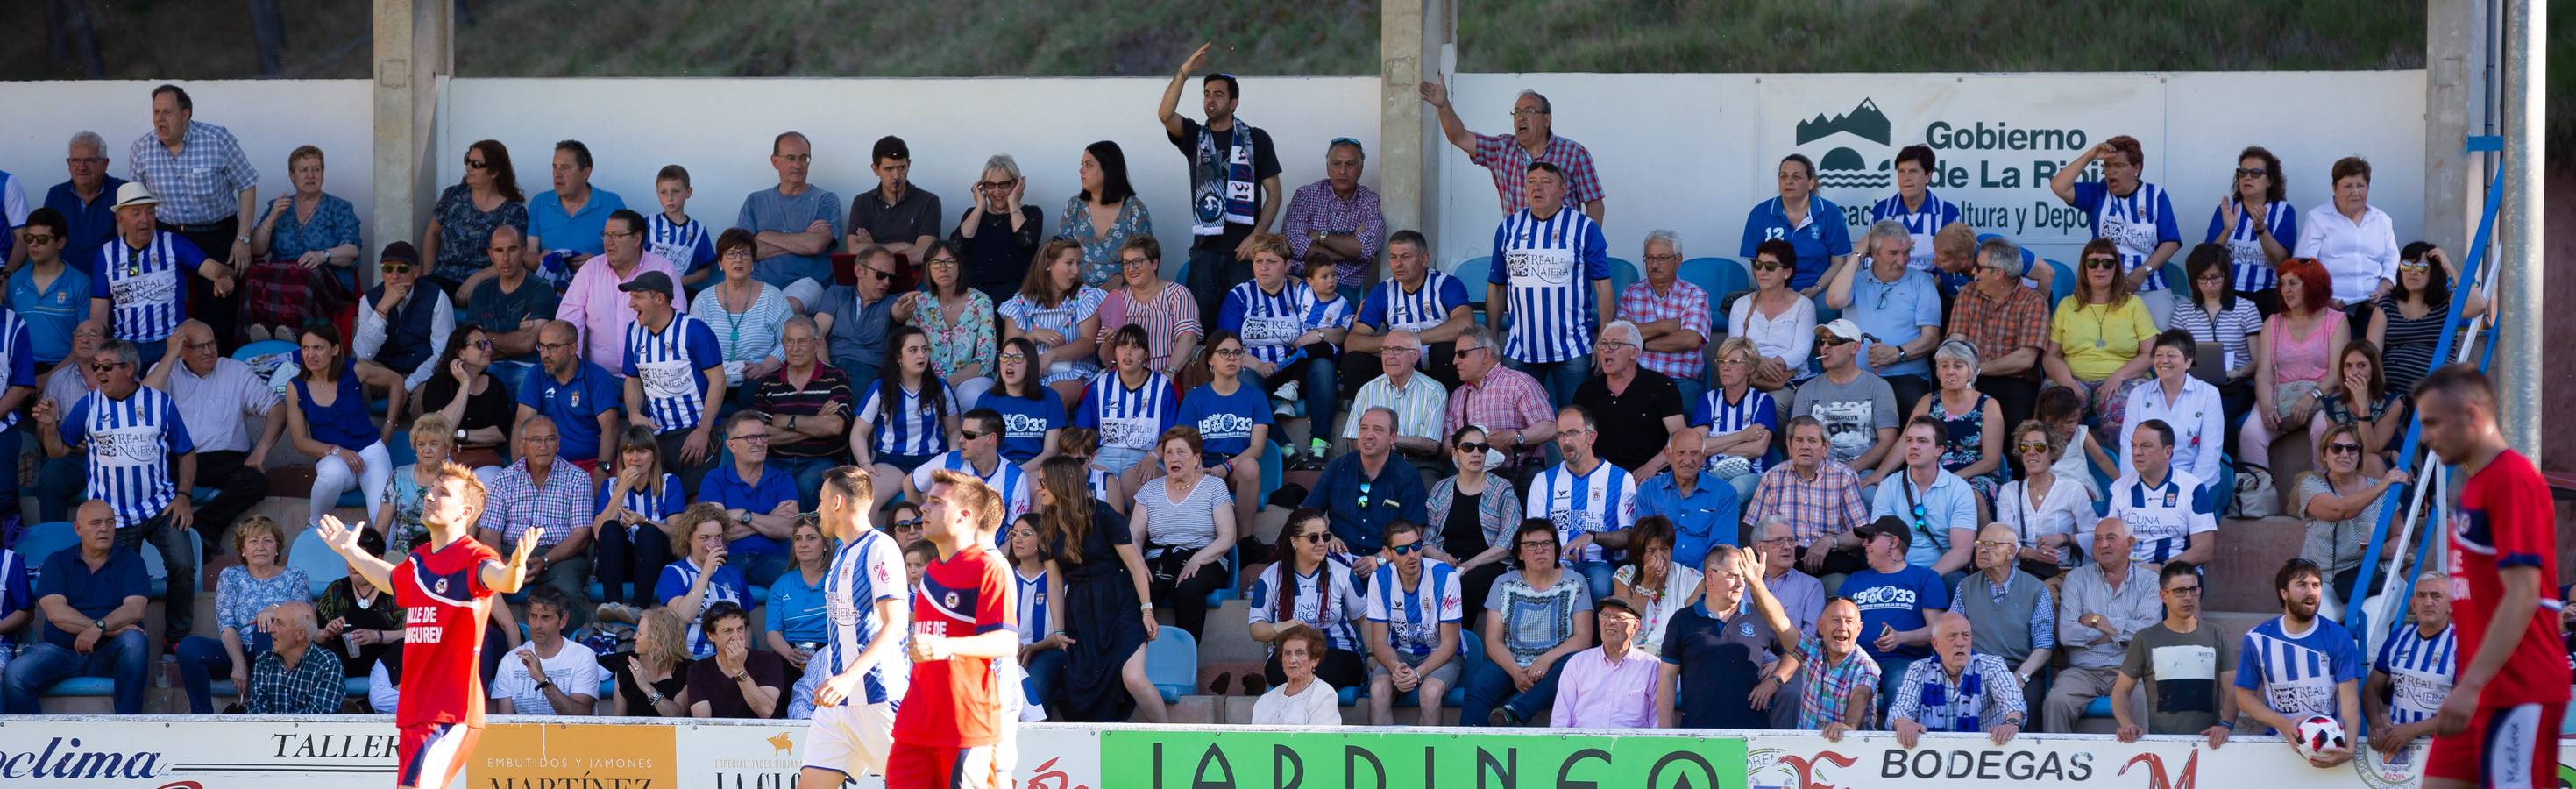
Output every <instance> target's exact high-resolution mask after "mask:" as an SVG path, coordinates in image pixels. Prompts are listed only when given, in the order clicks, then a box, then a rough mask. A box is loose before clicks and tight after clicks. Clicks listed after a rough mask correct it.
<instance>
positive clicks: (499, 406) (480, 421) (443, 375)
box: [413, 321, 519, 468]
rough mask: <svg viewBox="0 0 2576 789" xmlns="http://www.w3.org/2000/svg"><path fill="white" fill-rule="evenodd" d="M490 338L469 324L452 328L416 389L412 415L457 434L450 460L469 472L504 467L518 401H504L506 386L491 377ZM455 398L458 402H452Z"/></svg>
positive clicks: (477, 325)
mask: <svg viewBox="0 0 2576 789" xmlns="http://www.w3.org/2000/svg"><path fill="white" fill-rule="evenodd" d="M492 361H493V354H492V335H491V334H490V333H487V332H485V331H483V327H482V326H481V325H479V324H476V323H474V322H472V321H467V322H465V323H459V324H456V329H455V330H454V331H451V332H448V334H447V348H446V349H445V350H442V351H440V352H439V354H438V359H437V364H438V366H437V367H435V368H432V369H434V370H436V372H433V373H431V374H430V376H429V382H428V383H424V384H421V387H420V402H419V405H418V406H417V411H418V412H417V413H415V414H413V416H419V415H420V414H438V415H440V416H444V417H447V421H448V422H450V423H453V424H455V425H456V429H457V430H460V431H463V432H462V435H463V438H462V439H460V440H458V441H457V442H456V450H455V452H453V453H451V458H452V459H453V460H455V461H456V462H458V463H463V464H465V465H466V466H468V467H471V468H486V467H499V466H505V465H509V463H510V459H509V453H507V452H504V451H502V448H503V447H507V446H509V444H510V428H511V426H512V425H513V424H514V423H515V422H516V419H517V416H518V408H519V401H518V399H517V398H514V397H511V396H510V385H509V384H507V383H503V382H502V381H501V377H500V376H497V375H493V374H491V372H490V370H491V369H492ZM459 392H462V393H464V396H462V397H459V396H457V395H458V393H459Z"/></svg>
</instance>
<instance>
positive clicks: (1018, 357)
mask: <svg viewBox="0 0 2576 789" xmlns="http://www.w3.org/2000/svg"><path fill="white" fill-rule="evenodd" d="M807 339H808V340H811V339H812V338H810V337H809V338H807ZM999 360H1000V361H1005V362H1023V363H1025V362H1027V361H1028V360H1029V355H1028V354H1025V353H1006V354H1002V355H1001V356H1000V357H999Z"/></svg>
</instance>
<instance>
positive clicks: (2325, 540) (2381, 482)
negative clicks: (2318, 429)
mask: <svg viewBox="0 0 2576 789" xmlns="http://www.w3.org/2000/svg"><path fill="white" fill-rule="evenodd" d="M2321 435H2322V437H2321V438H2320V439H2318V442H2317V446H2318V447H2319V448H2320V449H2321V450H2322V452H2323V454H2324V458H2325V462H2324V464H2323V465H2320V466H2318V467H2317V468H2318V469H2319V473H2315V474H2309V475H2307V476H2306V477H2304V478H2302V479H2301V480H2300V481H2299V501H2300V505H2299V509H2300V514H2303V515H2306V516H2307V518H2308V534H2307V539H2306V540H2305V541H2303V542H2301V543H2300V545H2299V558H2301V559H2306V560H2308V561H2311V562H2316V563H2317V566H2318V567H2322V568H2325V575H2326V579H2327V580H2328V581H2330V582H2332V583H2333V584H2334V599H2335V602H2337V603H2341V602H2343V601H2345V600H2349V599H2351V598H2352V588H2353V582H2354V581H2356V580H2359V577H2360V575H2361V559H2362V553H2363V552H2364V551H2365V550H2367V549H2368V548H2369V547H2370V534H2371V531H2372V530H2374V529H2377V528H2378V527H2379V512H2380V508H2381V507H2384V506H2386V505H2387V504H2388V489H2389V487H2390V486H2394V485H2403V484H2406V482H2407V481H2408V480H2409V479H2412V478H2411V477H2409V476H2407V474H2406V472H2405V471H2402V470H2400V471H2391V472H2388V473H2386V474H2383V475H2372V474H2369V473H2366V470H2365V469H2364V468H2363V467H2362V455H2364V454H2366V453H2365V452H2364V450H2363V447H2362V431H2361V428H2360V426H2358V425H2351V424H2341V425H2335V426H2332V427H2328V428H2326V429H2325V432H2324V433H2322V434H2321ZM2381 571H2382V572H2385V571H2386V570H2385V568H2382V570H2381Z"/></svg>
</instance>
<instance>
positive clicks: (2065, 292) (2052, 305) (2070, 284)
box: [2046, 260, 2075, 312]
mask: <svg viewBox="0 0 2576 789" xmlns="http://www.w3.org/2000/svg"><path fill="white" fill-rule="evenodd" d="M2046 262H2047V263H2048V267H2049V268H2051V269H2055V270H2056V271H2057V279H2055V280H2052V281H2050V282H2049V283H2048V309H2049V310H2050V311H2051V312H2055V311H2056V310H2057V303H2058V302H2061V301H2065V300H2066V297H2068V296H2073V295H2075V269H2073V268H2069V267H2068V266H2067V265H2066V264H2064V263H2060V262H2057V261H2054V260H2051V261H2046Z"/></svg>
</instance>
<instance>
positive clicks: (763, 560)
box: [725, 550, 794, 609]
mask: <svg viewBox="0 0 2576 789" xmlns="http://www.w3.org/2000/svg"><path fill="white" fill-rule="evenodd" d="M792 558H794V557H791V556H789V555H788V554H787V552H786V551H784V550H779V551H771V552H769V553H754V554H739V553H738V554H734V555H733V558H731V559H727V560H725V561H727V562H729V563H739V564H740V566H741V567H742V579H743V582H744V583H748V584H751V585H753V586H768V585H769V582H771V581H776V580H778V576H782V575H786V574H787V565H788V563H789V560H790V559H792ZM743 602H744V603H748V604H749V605H746V606H744V608H745V609H749V608H751V607H753V606H758V605H759V604H760V603H762V602H767V601H766V600H763V601H752V600H745V601H743Z"/></svg>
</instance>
